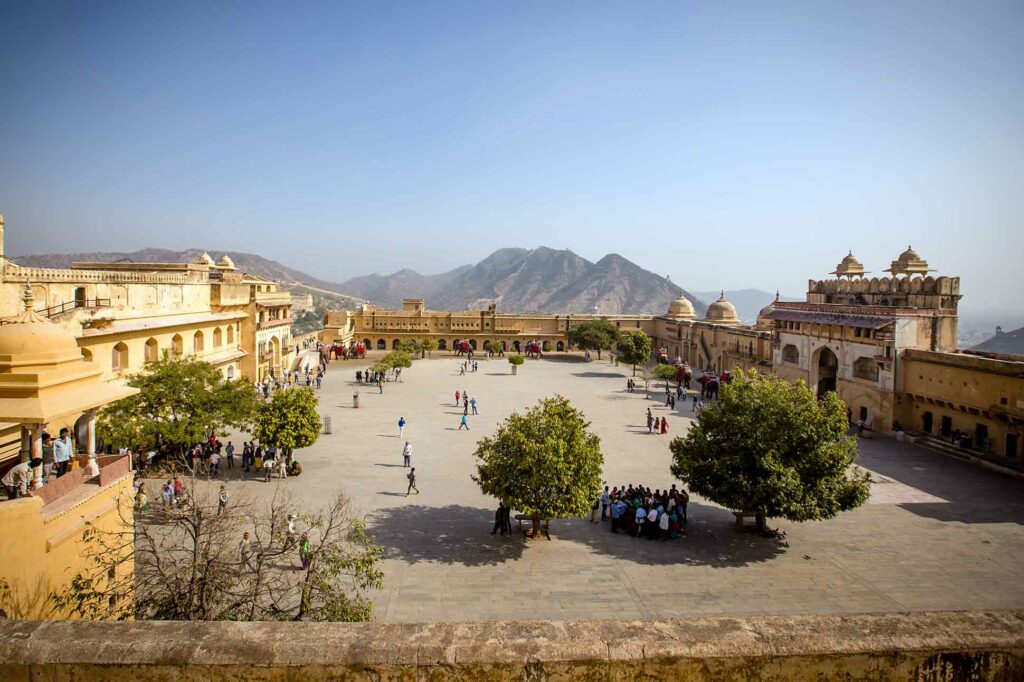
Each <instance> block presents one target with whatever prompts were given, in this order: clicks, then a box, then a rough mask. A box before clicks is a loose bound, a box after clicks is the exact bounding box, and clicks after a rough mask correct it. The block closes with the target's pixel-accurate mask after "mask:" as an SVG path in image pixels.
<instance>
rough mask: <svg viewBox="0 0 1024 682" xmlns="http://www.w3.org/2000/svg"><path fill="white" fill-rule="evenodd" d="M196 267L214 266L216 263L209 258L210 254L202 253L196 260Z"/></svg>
mask: <svg viewBox="0 0 1024 682" xmlns="http://www.w3.org/2000/svg"><path fill="white" fill-rule="evenodd" d="M196 265H216V263H214V262H213V259H212V258H210V254H208V253H206V252H205V251H203V255H201V256H199V258H197V259H196Z"/></svg>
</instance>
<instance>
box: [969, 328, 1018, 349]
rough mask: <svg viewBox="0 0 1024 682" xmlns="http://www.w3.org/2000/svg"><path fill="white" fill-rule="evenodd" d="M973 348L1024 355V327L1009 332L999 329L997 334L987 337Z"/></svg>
mask: <svg viewBox="0 0 1024 682" xmlns="http://www.w3.org/2000/svg"><path fill="white" fill-rule="evenodd" d="M971 350H978V351H983V352H985V353H1002V354H1004V355H1020V356H1024V327H1021V328H1020V329H1014V330H1013V331H1008V332H1004V331H1002V330H1001V329H998V330H997V331H996V333H995V336H992V337H990V338H988V339H985V340H984V341H982V342H981V343H979V344H978V345H977V346H974V347H972V348H971Z"/></svg>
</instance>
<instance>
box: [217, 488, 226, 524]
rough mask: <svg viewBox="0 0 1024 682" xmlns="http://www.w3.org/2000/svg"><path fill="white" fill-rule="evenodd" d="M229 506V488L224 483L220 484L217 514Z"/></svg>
mask: <svg viewBox="0 0 1024 682" xmlns="http://www.w3.org/2000/svg"><path fill="white" fill-rule="evenodd" d="M227 507H228V489H227V488H226V487H225V486H224V484H223V483H221V484H220V493H219V494H218V495H217V516H220V515H221V514H223V513H224V510H225V509H227Z"/></svg>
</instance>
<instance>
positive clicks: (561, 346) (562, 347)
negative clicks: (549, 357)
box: [555, 341, 565, 353]
mask: <svg viewBox="0 0 1024 682" xmlns="http://www.w3.org/2000/svg"><path fill="white" fill-rule="evenodd" d="M555 350H557V351H558V352H559V353H561V352H563V351H564V350H565V344H564V343H562V342H561V341H559V342H558V343H556V344H555Z"/></svg>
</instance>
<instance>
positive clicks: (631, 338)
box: [615, 329, 651, 376]
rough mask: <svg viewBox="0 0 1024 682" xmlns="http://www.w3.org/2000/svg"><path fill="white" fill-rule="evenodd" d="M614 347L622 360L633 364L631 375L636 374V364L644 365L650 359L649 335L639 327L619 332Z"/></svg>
mask: <svg viewBox="0 0 1024 682" xmlns="http://www.w3.org/2000/svg"><path fill="white" fill-rule="evenodd" d="M615 348H616V350H617V351H618V353H619V357H621V358H622V361H623V362H625V363H626V364H627V365H633V376H636V366H637V365H646V364H647V363H648V362H649V361H650V359H651V337H649V336H647V334H645V333H644V332H642V331H640V330H639V329H626V330H623V331H621V332H619V338H618V341H616V342H615Z"/></svg>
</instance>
